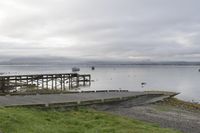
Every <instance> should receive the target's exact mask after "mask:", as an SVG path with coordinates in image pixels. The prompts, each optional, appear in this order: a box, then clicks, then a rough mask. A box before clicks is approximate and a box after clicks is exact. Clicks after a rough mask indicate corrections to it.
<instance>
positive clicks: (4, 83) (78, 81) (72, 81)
mask: <svg viewBox="0 0 200 133" xmlns="http://www.w3.org/2000/svg"><path fill="white" fill-rule="evenodd" d="M87 85H88V86H89V85H91V76H90V74H78V73H60V74H32V75H31V74H25V75H0V92H1V93H11V92H20V91H22V90H23V89H26V88H32V89H36V90H41V89H48V90H59V91H67V90H71V89H73V88H78V87H79V86H87Z"/></svg>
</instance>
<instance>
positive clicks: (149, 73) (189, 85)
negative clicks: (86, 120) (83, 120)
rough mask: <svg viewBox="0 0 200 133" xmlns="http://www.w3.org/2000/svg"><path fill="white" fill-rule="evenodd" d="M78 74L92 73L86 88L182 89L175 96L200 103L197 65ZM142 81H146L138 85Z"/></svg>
mask: <svg viewBox="0 0 200 133" xmlns="http://www.w3.org/2000/svg"><path fill="white" fill-rule="evenodd" d="M71 67H72V66H0V73H1V72H7V73H9V72H11V73H54V72H61V73H63V72H71ZM80 68H81V71H80V73H90V74H91V75H92V79H93V80H94V82H92V85H91V86H90V87H85V88H82V89H85V90H93V89H95V90H101V89H103V90H104V89H128V90H131V91H144V90H164V91H176V92H181V94H180V95H179V96H178V98H180V99H183V100H187V101H192V100H194V101H196V102H200V88H199V87H200V72H198V69H199V68H200V67H198V66H97V67H96V69H95V70H94V71H92V70H91V69H90V67H87V66H80ZM141 82H146V83H147V84H146V85H145V86H143V87H142V86H141Z"/></svg>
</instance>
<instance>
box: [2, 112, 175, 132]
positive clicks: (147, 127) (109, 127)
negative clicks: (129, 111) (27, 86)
mask: <svg viewBox="0 0 200 133" xmlns="http://www.w3.org/2000/svg"><path fill="white" fill-rule="evenodd" d="M0 130H1V131H2V132H3V133H178V132H177V131H174V130H171V129H164V128H160V127H159V126H157V125H154V124H148V123H144V122H140V121H137V120H132V119H129V118H124V117H120V116H115V115H112V114H108V113H104V112H98V111H95V110H92V109H72V110H63V111H62V110H54V109H48V110H42V109H34V108H0ZM1 131H0V132H1Z"/></svg>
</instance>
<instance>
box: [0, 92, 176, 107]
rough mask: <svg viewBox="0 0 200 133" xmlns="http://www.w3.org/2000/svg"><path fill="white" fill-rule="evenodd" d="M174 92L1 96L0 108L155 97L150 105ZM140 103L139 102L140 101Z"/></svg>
mask: <svg viewBox="0 0 200 133" xmlns="http://www.w3.org/2000/svg"><path fill="white" fill-rule="evenodd" d="M177 94H178V93H173V92H161V91H160V92H153V91H152V92H128V91H105V92H84V93H69V94H46V95H25V96H20V95H18V96H0V106H3V107H11V106H44V107H58V106H79V105H88V104H97V103H108V102H120V101H125V100H129V99H134V98H138V97H141V96H151V95H152V96H153V98H152V99H150V100H148V102H149V103H153V102H157V101H160V100H163V99H165V98H169V97H172V96H175V95H177ZM138 102H139V101H138Z"/></svg>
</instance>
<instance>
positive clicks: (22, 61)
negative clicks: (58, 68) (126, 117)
mask: <svg viewBox="0 0 200 133" xmlns="http://www.w3.org/2000/svg"><path fill="white" fill-rule="evenodd" d="M68 64H69V65H73V64H84V65H200V62H187V61H162V62H159V61H157V62H156V61H137V62H136V61H113V60H107V61H103V60H89V59H77V58H64V57H18V58H12V59H9V60H7V61H0V65H68Z"/></svg>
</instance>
